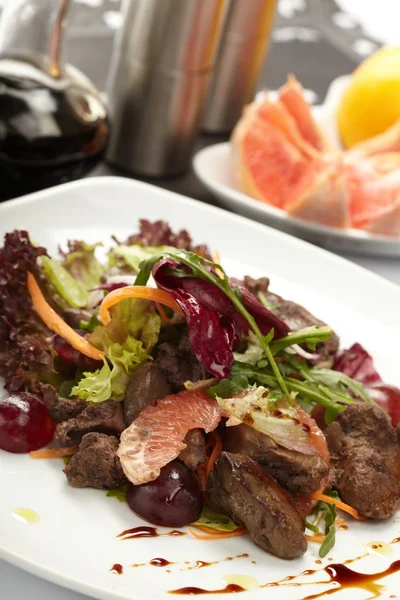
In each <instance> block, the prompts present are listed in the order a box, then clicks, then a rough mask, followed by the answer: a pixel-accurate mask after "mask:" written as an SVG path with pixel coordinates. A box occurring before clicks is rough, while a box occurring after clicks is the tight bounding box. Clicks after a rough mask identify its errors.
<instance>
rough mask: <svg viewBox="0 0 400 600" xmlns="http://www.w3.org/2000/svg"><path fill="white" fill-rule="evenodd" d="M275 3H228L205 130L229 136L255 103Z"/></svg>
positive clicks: (248, 0) (243, 0) (241, 0)
mask: <svg viewBox="0 0 400 600" xmlns="http://www.w3.org/2000/svg"><path fill="white" fill-rule="evenodd" d="M275 8H276V0H229V5H228V6H227V9H226V13H225V18H224V25H223V33H222V37H221V43H220V48H219V53H218V57H217V62H216V66H215V69H214V75H213V80H212V84H211V86H210V91H209V95H208V98H207V102H206V109H205V112H204V117H203V121H202V129H203V131H206V132H208V133H229V132H230V131H231V130H232V129H233V127H234V126H235V124H236V122H237V120H238V119H239V117H240V115H241V112H242V109H243V107H244V105H245V104H247V103H248V102H250V100H252V99H253V96H254V93H255V90H256V86H257V81H258V78H259V76H260V71H261V69H262V66H263V63H264V60H265V56H266V53H267V49H268V44H269V37H270V33H271V29H272V25H273V21H274V16H275Z"/></svg>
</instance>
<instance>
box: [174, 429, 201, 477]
mask: <svg viewBox="0 0 400 600" xmlns="http://www.w3.org/2000/svg"><path fill="white" fill-rule="evenodd" d="M183 443H184V444H186V448H185V449H184V450H182V452H181V453H180V454H179V456H178V458H179V460H181V461H182V462H183V463H184V464H185V465H186V466H187V468H188V469H190V470H191V471H195V470H196V469H197V467H198V466H199V465H201V464H203V462H205V460H206V458H207V453H206V437H205V435H204V431H203V430H202V429H191V430H190V431H188V432H187V434H186V436H185V439H184V440H183Z"/></svg>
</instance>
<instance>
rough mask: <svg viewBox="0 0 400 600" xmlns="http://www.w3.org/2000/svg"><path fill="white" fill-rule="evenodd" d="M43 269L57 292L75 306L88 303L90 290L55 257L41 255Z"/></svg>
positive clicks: (82, 305)
mask: <svg viewBox="0 0 400 600" xmlns="http://www.w3.org/2000/svg"><path fill="white" fill-rule="evenodd" d="M40 260H41V263H42V266H43V271H44V273H45V275H46V277H47V279H48V280H49V282H50V284H51V285H52V286H53V288H54V289H55V290H56V292H57V293H58V294H59V295H60V296H61V298H63V299H64V300H65V301H66V302H67V303H68V304H69V305H70V306H72V307H73V308H83V307H84V306H86V305H87V302H88V299H89V292H88V290H87V289H86V288H85V286H84V285H82V283H81V282H80V281H77V280H76V279H75V278H74V277H73V276H72V275H71V273H69V271H67V269H65V268H64V267H63V265H62V264H61V263H60V262H59V261H58V260H54V258H49V257H48V256H42V257H41V259H40Z"/></svg>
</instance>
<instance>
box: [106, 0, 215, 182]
mask: <svg viewBox="0 0 400 600" xmlns="http://www.w3.org/2000/svg"><path fill="white" fill-rule="evenodd" d="M224 5H225V0H125V2H124V4H123V17H124V20H123V26H122V28H121V30H120V32H119V35H118V37H117V39H116V42H115V49H114V54H113V59H112V64H111V69H110V76H109V83H108V97H109V104H110V111H111V118H112V125H113V126H112V135H111V139H110V143H109V147H108V151H107V160H108V161H109V162H110V163H112V164H114V165H116V166H119V167H122V168H123V169H126V170H128V171H130V172H132V173H137V174H139V175H148V176H163V175H174V174H177V173H179V172H181V171H183V170H185V169H186V168H187V166H188V165H189V162H190V158H191V151H192V148H193V143H194V140H195V136H196V134H197V132H198V128H199V125H200V120H201V115H202V110H203V109H204V101H205V97H206V94H207V91H208V87H209V82H210V76H211V73H212V69H213V66H214V61H215V55H216V50H217V47H218V42H219V38H220V32H221V25H222V21H223V12H224V10H223V9H224Z"/></svg>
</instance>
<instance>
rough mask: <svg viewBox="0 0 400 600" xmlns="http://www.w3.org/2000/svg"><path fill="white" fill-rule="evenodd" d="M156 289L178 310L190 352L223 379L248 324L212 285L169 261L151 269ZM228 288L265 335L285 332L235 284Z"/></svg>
mask: <svg viewBox="0 0 400 600" xmlns="http://www.w3.org/2000/svg"><path fill="white" fill-rule="evenodd" d="M153 278H154V280H155V282H156V283H157V285H158V286H159V287H160V288H161V289H163V290H166V291H168V292H169V293H170V294H171V296H172V297H173V298H174V299H175V300H176V302H177V303H178V304H179V306H180V307H181V308H182V310H183V312H184V315H185V318H186V321H187V323H188V327H189V340H190V342H191V345H192V348H193V351H194V353H195V355H196V356H197V358H198V360H199V361H200V362H201V363H202V365H203V366H204V368H205V369H206V370H207V371H209V372H210V373H212V374H213V375H215V376H216V377H218V378H224V377H227V376H228V375H229V373H230V370H231V367H232V362H233V348H234V346H235V344H236V342H237V341H238V338H239V336H243V335H245V334H247V332H248V331H249V328H250V326H249V324H248V322H247V321H246V319H245V318H244V317H243V316H242V315H241V314H240V313H238V311H237V310H236V308H235V306H234V305H233V303H232V301H231V300H230V299H229V298H228V297H227V296H226V294H225V293H224V292H223V291H222V290H220V289H219V288H218V287H217V286H216V285H214V284H212V283H211V282H209V281H205V280H203V279H201V278H199V277H193V276H192V274H191V270H190V269H189V268H188V267H186V266H183V265H181V264H180V263H178V262H177V261H174V260H173V259H171V258H166V259H164V260H161V261H160V262H158V263H157V264H156V265H155V266H154V267H153ZM232 288H233V289H234V290H237V291H238V293H239V294H240V297H241V300H242V302H243V305H244V306H245V308H246V309H247V311H248V312H249V313H250V314H251V315H252V316H253V317H254V319H255V320H256V323H257V325H258V326H259V328H260V330H261V332H262V333H263V334H264V335H265V334H267V333H269V332H270V331H271V329H272V328H274V333H275V337H282V336H283V335H286V334H287V333H288V332H289V328H288V327H287V326H286V324H285V323H284V322H283V321H281V319H279V318H278V317H276V316H275V315H274V314H273V313H271V312H270V311H269V310H268V309H267V308H265V307H264V306H262V305H261V304H260V303H259V302H258V301H257V299H256V298H254V297H253V296H252V294H251V293H250V292H249V291H248V290H246V288H245V287H244V286H242V285H241V284H239V283H236V282H232Z"/></svg>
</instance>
